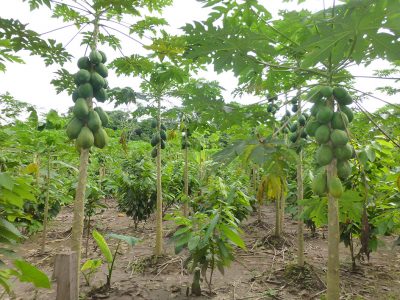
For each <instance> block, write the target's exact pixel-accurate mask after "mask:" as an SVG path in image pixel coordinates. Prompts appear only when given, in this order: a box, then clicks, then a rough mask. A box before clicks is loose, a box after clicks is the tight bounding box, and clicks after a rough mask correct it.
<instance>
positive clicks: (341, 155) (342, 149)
mask: <svg viewBox="0 0 400 300" xmlns="http://www.w3.org/2000/svg"><path fill="white" fill-rule="evenodd" d="M333 154H334V155H335V157H336V158H337V160H338V161H344V160H348V159H350V158H351V157H352V155H353V147H351V146H350V144H346V145H344V146H339V147H335V148H334V149H333Z"/></svg>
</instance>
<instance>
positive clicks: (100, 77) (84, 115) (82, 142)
mask: <svg viewBox="0 0 400 300" xmlns="http://www.w3.org/2000/svg"><path fill="white" fill-rule="evenodd" d="M106 61H107V57H106V55H105V53H104V52H102V51H97V50H93V51H91V53H90V55H89V57H86V56H85V57H81V58H80V59H79V60H78V67H79V71H78V72H77V73H76V74H75V77H74V79H75V83H76V85H77V89H76V90H75V91H74V92H73V94H72V100H73V101H74V102H75V105H74V108H73V114H74V117H73V118H72V119H71V120H70V122H69V123H68V126H67V135H68V137H69V138H70V139H71V140H72V139H76V147H77V149H89V148H91V147H92V146H93V145H94V146H96V147H98V148H100V149H102V148H104V147H105V146H106V145H107V141H108V136H107V133H106V131H105V130H104V129H103V126H107V124H108V122H109V119H108V116H107V114H106V112H104V111H103V109H102V108H101V107H99V106H98V107H96V108H94V109H93V107H92V98H93V97H95V98H96V99H97V100H98V101H100V102H104V101H105V100H106V99H107V91H106V88H107V86H108V83H107V80H106V79H105V78H106V77H107V76H108V70H107V68H106V67H105V65H104V63H105V62H106Z"/></svg>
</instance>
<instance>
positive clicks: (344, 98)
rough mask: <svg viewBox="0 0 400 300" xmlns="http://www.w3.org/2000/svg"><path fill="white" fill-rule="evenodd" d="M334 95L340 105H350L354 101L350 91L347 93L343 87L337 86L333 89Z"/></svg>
mask: <svg viewBox="0 0 400 300" xmlns="http://www.w3.org/2000/svg"><path fill="white" fill-rule="evenodd" d="M333 95H334V96H335V99H336V101H337V103H339V104H340V105H349V104H351V103H353V99H352V98H351V96H350V95H349V93H347V91H346V90H345V89H344V88H342V87H335V88H334V89H333Z"/></svg>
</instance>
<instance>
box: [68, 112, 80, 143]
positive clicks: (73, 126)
mask: <svg viewBox="0 0 400 300" xmlns="http://www.w3.org/2000/svg"><path fill="white" fill-rule="evenodd" d="M82 127H83V123H82V121H81V120H79V119H78V118H76V117H73V118H72V119H71V120H70V121H69V123H68V125H67V136H68V138H69V139H71V140H73V139H76V138H77V137H78V136H79V133H80V132H81V129H82Z"/></svg>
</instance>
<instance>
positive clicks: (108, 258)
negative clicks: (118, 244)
mask: <svg viewBox="0 0 400 300" xmlns="http://www.w3.org/2000/svg"><path fill="white" fill-rule="evenodd" d="M92 235H93V238H94V240H95V241H96V243H97V245H98V246H99V248H100V250H101V253H103V255H104V258H105V259H106V261H107V262H108V263H111V262H112V260H113V256H112V253H111V250H110V248H109V247H108V244H107V242H106V240H105V239H104V237H103V236H102V235H101V234H100V233H99V232H98V231H97V230H93V233H92Z"/></svg>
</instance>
